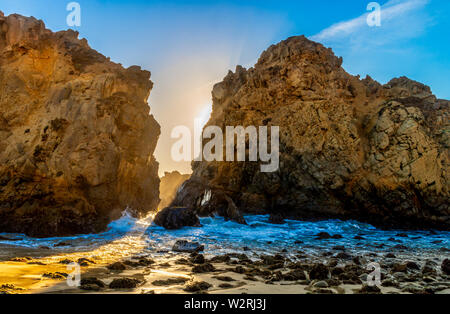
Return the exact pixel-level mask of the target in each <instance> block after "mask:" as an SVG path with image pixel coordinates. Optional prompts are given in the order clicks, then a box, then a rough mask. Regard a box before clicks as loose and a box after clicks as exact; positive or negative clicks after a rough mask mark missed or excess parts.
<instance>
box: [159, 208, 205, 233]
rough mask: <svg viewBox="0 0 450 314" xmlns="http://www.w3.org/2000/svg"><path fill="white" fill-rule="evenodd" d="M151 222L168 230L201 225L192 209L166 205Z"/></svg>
mask: <svg viewBox="0 0 450 314" xmlns="http://www.w3.org/2000/svg"><path fill="white" fill-rule="evenodd" d="M153 222H154V223H155V224H156V225H158V226H160V227H164V228H166V229H169V230H175V229H181V228H183V227H201V224H200V220H199V219H198V217H197V214H196V213H195V212H194V211H193V210H192V209H189V208H183V207H167V208H165V209H163V210H161V211H160V212H159V213H158V214H157V215H156V217H155V220H154V221H153Z"/></svg>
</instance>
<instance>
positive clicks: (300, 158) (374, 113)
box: [172, 36, 450, 229]
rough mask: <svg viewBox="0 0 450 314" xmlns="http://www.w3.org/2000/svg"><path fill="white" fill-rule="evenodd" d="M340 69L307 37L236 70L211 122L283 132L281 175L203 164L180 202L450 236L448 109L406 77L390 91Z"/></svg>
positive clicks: (252, 166)
mask: <svg viewBox="0 0 450 314" xmlns="http://www.w3.org/2000/svg"><path fill="white" fill-rule="evenodd" d="M341 65H342V59H341V58H338V57H336V56H335V55H334V54H333V52H332V50H331V49H327V48H325V47H323V46H322V45H320V44H318V43H315V42H312V41H309V40H308V39H306V38H305V37H303V36H302V37H292V38H289V39H287V40H285V41H283V42H281V43H279V44H277V45H274V46H272V47H270V48H269V49H268V50H267V51H265V52H264V53H263V54H262V55H261V57H260V59H259V61H258V63H257V64H256V65H255V67H254V68H251V69H248V70H246V69H244V68H242V67H240V66H238V67H237V68H236V71H235V72H234V73H233V72H231V71H230V72H229V74H228V75H227V76H226V77H225V79H224V80H223V82H221V83H219V84H217V85H216V86H215V87H214V89H213V92H212V96H213V113H212V117H211V119H210V121H209V122H208V125H217V126H220V127H221V128H222V129H223V130H225V127H226V126H238V125H242V126H250V125H254V126H263V125H267V126H279V127H280V169H279V171H277V172H274V173H262V172H261V171H260V166H259V164H258V163H257V162H194V163H193V171H194V173H193V175H192V177H191V179H190V180H189V181H188V182H186V183H185V184H184V185H183V189H182V190H180V191H179V193H178V195H177V198H176V199H175V201H174V203H173V204H172V205H174V206H175V205H177V206H187V207H191V208H196V209H197V211H198V212H201V211H202V210H204V209H205V208H207V207H208V206H206V205H205V204H208V201H209V200H214V199H215V198H217V197H215V195H223V194H225V195H226V196H228V197H229V198H231V200H232V202H233V203H234V204H235V205H236V206H237V207H238V208H239V209H240V210H241V211H243V212H247V213H271V214H281V215H282V216H283V217H287V218H298V219H308V218H343V219H358V220H361V221H367V222H370V223H374V224H376V225H380V226H385V227H418V228H424V227H437V228H442V229H449V227H450V210H449V204H450V202H449V175H448V171H447V170H448V160H449V144H450V141H449V127H450V123H449V104H450V103H449V101H445V100H438V99H436V97H435V96H434V95H433V94H432V93H431V90H430V88H429V87H427V86H424V85H423V84H420V83H417V82H414V81H412V80H409V79H407V78H405V77H402V78H398V79H394V80H392V81H391V82H389V83H388V84H386V85H384V86H382V85H380V84H379V83H377V82H375V81H374V80H372V79H371V78H370V77H366V78H365V79H362V80H361V79H360V78H359V77H355V76H352V75H349V74H348V73H347V72H345V70H344V69H343V68H342V67H341ZM224 151H225V150H224ZM247 160H248V158H247ZM211 193H212V195H211ZM219 198H220V199H224V197H223V196H220V197H219ZM224 207H226V206H224ZM210 209H211V210H215V209H213V208H210ZM225 215H226V213H225Z"/></svg>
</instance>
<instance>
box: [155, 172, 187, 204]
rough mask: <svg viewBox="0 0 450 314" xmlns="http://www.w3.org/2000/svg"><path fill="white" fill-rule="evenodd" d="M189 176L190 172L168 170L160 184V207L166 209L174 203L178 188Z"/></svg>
mask: <svg viewBox="0 0 450 314" xmlns="http://www.w3.org/2000/svg"><path fill="white" fill-rule="evenodd" d="M189 177H190V175H189V174H181V173H179V172H178V171H173V172H166V173H165V174H164V177H162V178H161V183H160V185H159V198H160V199H161V202H160V203H159V206H158V208H159V209H164V208H166V207H167V206H169V205H170V203H172V201H173V200H174V199H175V196H176V194H177V191H178V189H179V188H180V186H181V185H182V184H183V183H184V182H185V181H186V180H188V179H189Z"/></svg>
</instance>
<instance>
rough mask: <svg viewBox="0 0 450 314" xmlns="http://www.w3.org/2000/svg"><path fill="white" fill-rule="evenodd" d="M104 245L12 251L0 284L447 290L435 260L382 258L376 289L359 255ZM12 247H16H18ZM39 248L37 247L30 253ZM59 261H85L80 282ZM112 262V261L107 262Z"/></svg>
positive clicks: (129, 290)
mask: <svg viewBox="0 0 450 314" xmlns="http://www.w3.org/2000/svg"><path fill="white" fill-rule="evenodd" d="M111 246H112V247H115V246H116V245H113V244H111ZM107 247H108V245H106V246H105V247H101V248H99V249H96V250H93V251H91V252H73V253H65V254H55V255H51V253H52V252H49V251H47V250H41V254H43V255H44V256H43V257H41V258H31V257H27V258H13V259H12V260H9V261H5V262H1V263H0V291H1V292H2V293H13V294H23V293H25V294H33V293H52V294H59V293H64V294H71V293H76V294H80V293H125V294H142V293H151V294H180V293H184V294H185V293H209V294H243V293H245V294H307V293H318V294H322V293H323V294H329V293H333V294H353V293H384V294H390V293H414V294H449V293H450V276H448V275H446V274H444V273H443V272H442V270H441V264H440V260H439V261H438V260H434V261H433V260H431V259H430V260H424V261H421V262H418V263H411V261H407V260H402V259H398V258H392V257H390V258H381V259H379V262H380V264H381V265H382V268H383V271H382V273H383V275H382V279H383V280H382V286H381V287H380V289H379V290H378V289H376V288H370V287H367V286H366V285H365V284H364V279H365V277H366V275H364V274H367V273H369V271H367V270H366V268H365V264H364V263H366V262H369V261H370V258H371V256H360V257H357V256H345V255H343V254H342V255H340V257H338V258H337V257H336V255H335V256H325V257H323V259H322V261H321V262H317V260H315V261H313V259H312V257H308V256H304V255H302V254H299V255H298V257H299V258H298V259H296V260H291V259H289V258H286V257H284V256H283V253H280V254H278V255H276V256H262V257H261V259H249V258H248V256H247V255H246V254H248V255H250V253H249V252H242V253H241V254H226V255H220V256H215V257H214V256H210V255H207V254H206V255H203V254H201V253H200V254H197V253H194V254H188V253H175V252H162V253H161V252H160V253H159V254H157V255H158V256H156V257H155V256H154V255H149V254H145V253H142V251H141V250H140V248H136V252H135V253H134V254H133V253H132V252H129V255H128V257H123V256H121V257H119V258H118V257H117V255H116V256H114V254H105V252H109V251H108V248H107ZM19 251H21V252H22V253H23V250H20V249H19ZM38 252H39V250H36V251H35V252H34V254H35V255H37V254H38ZM16 253H17V252H16ZM446 254H447V255H448V253H446ZM323 255H328V254H325V253H324V254H323ZM371 255H377V254H376V253H373V254H371ZM338 256H339V255H338ZM79 259H83V260H79ZM86 259H87V260H86ZM366 260H367V261H366ZM62 261H63V262H64V263H68V262H69V261H74V262H81V264H83V265H84V266H82V267H81V279H83V280H82V282H81V284H82V285H81V286H79V287H73V286H70V285H69V284H68V281H67V279H66V277H65V276H69V277H70V273H71V272H73V270H71V269H68V268H67V264H62V263H61V262H62ZM361 261H364V263H361ZM117 262H119V263H117ZM114 263H116V264H114ZM112 264H114V266H112V267H111V265H112ZM211 265H212V266H211ZM318 265H319V266H318ZM320 265H322V266H320ZM323 265H327V266H323ZM111 268H113V269H111ZM317 269H319V270H317ZM324 271H325V274H324V273H323V272H324ZM321 272H322V273H321ZM45 274H47V275H46V276H45ZM51 277H54V278H51ZM57 277H59V278H57ZM311 277H314V278H311ZM117 279H125V280H124V282H125V283H126V284H125V286H126V285H127V283H129V282H131V286H132V287H131V286H130V287H125V286H123V287H121V285H123V284H124V282H121V281H120V280H119V281H117ZM114 280H115V281H116V282H118V283H119V285H118V286H117V284H116V286H115V287H114V288H112V286H114V285H112V286H110V285H111V283H112V282H113V281H114ZM92 282H94V284H93V283H92ZM95 283H99V284H95Z"/></svg>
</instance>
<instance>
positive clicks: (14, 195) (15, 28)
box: [0, 14, 160, 236]
mask: <svg viewBox="0 0 450 314" xmlns="http://www.w3.org/2000/svg"><path fill="white" fill-rule="evenodd" d="M77 37H78V33H76V32H74V31H70V30H69V31H64V32H57V33H52V32H51V31H49V30H47V29H45V26H44V24H43V22H42V21H38V20H36V19H34V18H26V17H23V16H20V15H10V16H8V17H4V16H3V14H0V95H1V97H0V232H19V233H26V234H28V235H32V236H50V235H51V236H54V235H68V234H78V233H91V232H99V231H102V230H104V229H105V228H106V225H107V223H108V222H110V221H111V220H112V219H115V218H117V217H119V216H120V213H121V211H123V210H124V209H125V208H127V207H129V208H131V209H133V210H134V212H135V213H136V214H137V215H139V214H145V213H147V212H149V211H152V210H156V208H157V206H158V202H159V178H158V164H157V162H156V161H155V159H154V157H153V152H154V149H155V146H156V143H157V140H158V137H159V134H160V127H159V125H158V123H157V122H156V121H155V119H154V118H153V116H151V115H149V111H150V108H149V106H148V104H147V98H148V96H149V94H150V90H151V89H152V86H153V84H152V82H151V81H150V72H147V71H143V70H141V69H140V68H139V67H136V66H134V67H130V68H128V69H124V68H123V67H122V66H121V65H119V64H115V63H112V62H110V61H109V59H108V58H106V57H104V56H103V55H101V54H99V53H98V52H96V51H94V50H92V49H91V48H90V47H89V46H88V44H87V42H86V40H84V39H83V40H79V39H78V38H77Z"/></svg>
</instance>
